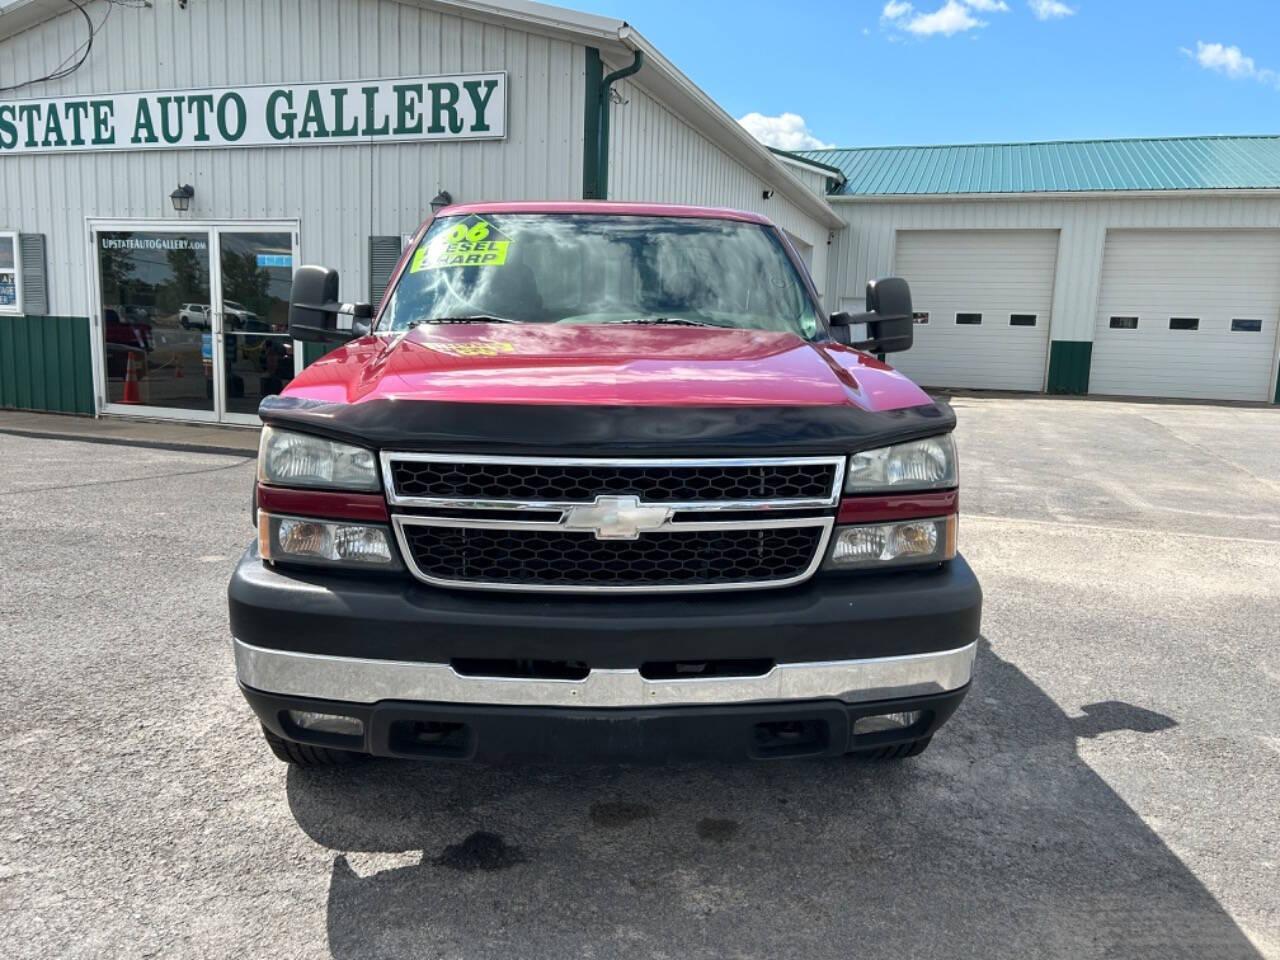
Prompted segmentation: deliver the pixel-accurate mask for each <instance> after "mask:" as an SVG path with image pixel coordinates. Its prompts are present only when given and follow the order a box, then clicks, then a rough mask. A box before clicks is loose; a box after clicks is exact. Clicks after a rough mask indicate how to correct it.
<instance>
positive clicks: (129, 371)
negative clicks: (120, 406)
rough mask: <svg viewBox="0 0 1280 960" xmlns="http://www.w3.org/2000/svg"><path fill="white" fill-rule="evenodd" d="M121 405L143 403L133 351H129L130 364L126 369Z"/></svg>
mask: <svg viewBox="0 0 1280 960" xmlns="http://www.w3.org/2000/svg"><path fill="white" fill-rule="evenodd" d="M120 402H121V403H141V402H142V399H141V398H140V397H139V396H138V368H137V367H136V366H134V363H133V351H132V350H130V351H129V362H128V364H127V365H126V366H125V368H124V396H122V397H121V398H120Z"/></svg>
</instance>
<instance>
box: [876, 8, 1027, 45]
mask: <svg viewBox="0 0 1280 960" xmlns="http://www.w3.org/2000/svg"><path fill="white" fill-rule="evenodd" d="M1008 10H1009V5H1008V4H1007V3H1005V2H1004V0H946V3H944V4H943V5H942V6H940V7H938V9H936V10H933V11H929V12H926V11H923V10H917V9H916V8H915V6H914V5H912V4H911V3H908V2H907V0H889V2H888V3H886V4H885V5H884V7H883V9H882V10H881V11H880V22H881V23H882V24H883V25H884V26H886V27H889V28H891V29H894V30H905V31H906V32H907V33H911V34H914V35H915V36H917V37H932V36H934V35H936V34H942V35H943V36H947V37H950V36H954V35H955V34H957V33H963V32H964V31H966V30H974V29H978V28H980V27H985V26H986V25H987V21H986V20H979V19H978V18H977V17H976V16H974V13H975V12H981V13H1007V12H1008Z"/></svg>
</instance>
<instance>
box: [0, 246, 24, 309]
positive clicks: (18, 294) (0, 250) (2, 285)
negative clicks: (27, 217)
mask: <svg viewBox="0 0 1280 960" xmlns="http://www.w3.org/2000/svg"><path fill="white" fill-rule="evenodd" d="M21 312H22V270H21V264H20V263H19V260H18V234H17V233H16V232H4V231H0V313H21Z"/></svg>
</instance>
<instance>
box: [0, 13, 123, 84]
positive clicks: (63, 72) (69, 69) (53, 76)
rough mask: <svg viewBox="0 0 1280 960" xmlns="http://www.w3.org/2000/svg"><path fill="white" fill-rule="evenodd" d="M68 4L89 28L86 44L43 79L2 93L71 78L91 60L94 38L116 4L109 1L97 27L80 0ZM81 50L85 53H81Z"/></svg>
mask: <svg viewBox="0 0 1280 960" xmlns="http://www.w3.org/2000/svg"><path fill="white" fill-rule="evenodd" d="M67 2H68V3H69V4H71V5H72V6H73V7H75V8H76V9H77V10H79V11H80V15H81V16H83V17H84V22H85V23H86V24H88V26H89V36H88V37H87V38H85V40H84V42H82V43H81V44H80V45H79V46H77V47H76V48H75V49H74V50H72V51H71V52H70V53H69V54H67V56H66V57H64V58H63V60H62V62H61V63H59V64H58V65H57V66H56V67H54V68H53V71H52V72H51V73H48V74H46V75H45V76H43V77H36V78H34V79H32V80H23V81H22V82H21V83H15V84H12V85H10V86H7V87H0V93H9V92H11V91H13V90H21V89H22V88H23V87H29V86H31V85H32V84H36V83H48V82H49V81H51V80H61V79H63V78H64V77H69V76H71V74H73V73H75V72H76V71H77V70H79V69H80V68H81V67H82V66H83V65H84V62H85V60H87V59H88V58H89V51H90V50H92V49H93V38H94V37H95V36H96V35H97V33H98V31H99V30H101V29H102V27H103V26H104V25H105V24H106V22H107V20H108V18H109V17H110V16H111V10H112V7H114V6H115V4H114V3H112V2H111V0H108V2H107V15H106V16H105V17H103V18H102V23H99V24H98V25H97V26H96V27H95V26H94V25H93V18H92V17H90V16H89V11H87V10H85V8H84V5H83V4H82V3H80V0H67ZM81 50H83V51H84V52H83V53H81ZM77 53H79V54H80V59H79V60H77V61H76V62H75V63H73V64H71V66H67V64H68V63H69V62H70V60H71V58H72V57H74V56H75V55H76V54H77Z"/></svg>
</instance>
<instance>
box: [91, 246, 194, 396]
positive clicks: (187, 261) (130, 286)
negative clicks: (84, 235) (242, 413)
mask: <svg viewBox="0 0 1280 960" xmlns="http://www.w3.org/2000/svg"><path fill="white" fill-rule="evenodd" d="M92 238H93V246H94V250H95V252H96V257H97V265H96V266H97V281H98V298H99V303H98V316H97V323H98V330H99V334H98V335H99V338H100V339H99V346H100V348H101V352H100V358H101V366H100V369H101V373H102V394H103V396H104V398H105V400H106V403H107V407H108V408H109V409H112V412H121V413H130V412H133V413H148V414H150V415H152V416H156V415H161V416H173V415H174V414H175V413H179V414H183V415H186V416H190V417H191V418H193V419H200V420H212V419H214V417H215V416H216V414H215V410H214V395H213V394H214V390H213V385H214V380H213V367H212V363H211V362H210V358H211V354H210V352H209V350H210V344H211V339H212V334H211V326H210V312H211V311H212V309H213V308H212V306H211V304H212V302H213V298H212V296H211V293H210V274H209V266H210V258H209V232H208V231H207V230H195V229H181V230H174V229H160V228H152V227H139V228H137V229H118V230H116V229H113V230H98V231H95V232H94V233H93V234H92Z"/></svg>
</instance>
